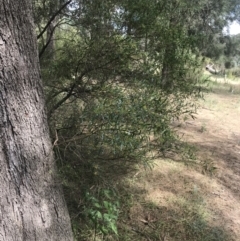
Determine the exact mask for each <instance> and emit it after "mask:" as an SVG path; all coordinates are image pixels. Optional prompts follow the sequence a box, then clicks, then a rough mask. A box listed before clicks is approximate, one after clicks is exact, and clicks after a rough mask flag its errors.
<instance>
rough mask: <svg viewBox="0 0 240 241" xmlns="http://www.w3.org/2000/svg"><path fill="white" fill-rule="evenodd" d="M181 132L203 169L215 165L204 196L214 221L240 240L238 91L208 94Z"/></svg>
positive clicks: (210, 169)
mask: <svg viewBox="0 0 240 241" xmlns="http://www.w3.org/2000/svg"><path fill="white" fill-rule="evenodd" d="M180 132H182V133H184V135H185V138H186V140H187V141H188V142H189V143H191V144H194V146H196V147H197V149H198V151H197V157H198V158H199V159H200V160H201V161H203V162H205V163H206V166H205V168H206V171H208V172H211V171H212V172H214V171H215V168H216V173H215V175H214V177H213V178H212V179H211V180H210V181H209V183H208V185H209V187H210V189H209V190H210V193H208V194H206V195H207V197H206V200H207V202H208V206H209V208H210V209H211V211H212V213H214V219H213V220H215V222H216V224H218V225H222V226H224V227H226V229H227V230H228V231H230V232H231V233H232V235H233V237H234V238H235V239H234V240H235V241H238V240H240V95H234V94H232V93H229V92H228V91H226V92H225V93H224V92H223V91H221V93H210V94H207V95H206V97H205V101H204V102H202V103H201V108H200V109H199V111H198V115H197V119H196V120H194V121H187V122H186V123H185V124H184V125H183V126H182V127H181V129H180Z"/></svg>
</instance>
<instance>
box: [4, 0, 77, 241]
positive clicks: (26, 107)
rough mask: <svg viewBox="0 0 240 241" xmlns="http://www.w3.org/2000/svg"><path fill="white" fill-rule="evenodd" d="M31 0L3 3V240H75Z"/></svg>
mask: <svg viewBox="0 0 240 241" xmlns="http://www.w3.org/2000/svg"><path fill="white" fill-rule="evenodd" d="M30 9H31V4H30V1H27V0H19V1H13V0H12V1H4V2H2V3H1V4H0V13H1V14H0V116H1V118H0V135H1V139H0V160H1V161H0V165H1V168H0V172H1V174H0V182H1V200H0V206H1V211H0V216H1V224H0V239H1V240H6V241H14V240H16V241H19V240H29V241H30V240H31V241H32V240H73V237H72V231H71V225H70V220H69V215H68V212H67V208H66V205H65V201H64V198H63V195H62V191H61V187H60V185H59V182H58V180H57V178H56V168H55V162H54V157H53V151H52V145H51V142H50V138H49V131H48V124H47V118H46V114H45V106H44V97H43V91H42V84H41V81H40V75H39V61H38V53H37V45H36V38H35V36H34V26H33V20H32V12H31V10H30Z"/></svg>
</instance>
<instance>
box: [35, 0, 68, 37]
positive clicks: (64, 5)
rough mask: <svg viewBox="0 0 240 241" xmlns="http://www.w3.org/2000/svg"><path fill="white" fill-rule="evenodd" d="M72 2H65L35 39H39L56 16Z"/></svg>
mask: <svg viewBox="0 0 240 241" xmlns="http://www.w3.org/2000/svg"><path fill="white" fill-rule="evenodd" d="M71 1H72V0H69V1H67V2H66V3H65V4H63V5H62V6H61V7H60V8H59V9H58V11H56V12H55V13H54V14H53V16H52V17H51V18H50V19H49V21H48V23H47V24H46V26H45V27H44V28H43V30H42V31H41V32H40V33H39V34H38V36H37V39H39V38H41V36H42V35H43V34H44V33H45V31H46V30H47V28H48V27H49V25H50V24H51V23H52V21H53V20H54V19H55V18H56V16H57V15H58V14H59V13H60V12H61V11H62V10H63V9H64V8H65V7H66V6H67V5H68V4H69V3H71Z"/></svg>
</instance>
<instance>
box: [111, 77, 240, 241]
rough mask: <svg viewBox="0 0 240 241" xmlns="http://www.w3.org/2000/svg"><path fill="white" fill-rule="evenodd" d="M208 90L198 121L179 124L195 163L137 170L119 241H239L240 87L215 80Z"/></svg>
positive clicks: (164, 161)
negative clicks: (191, 149)
mask: <svg viewBox="0 0 240 241" xmlns="http://www.w3.org/2000/svg"><path fill="white" fill-rule="evenodd" d="M208 89H210V90H211V91H210V92H209V93H207V94H205V100H202V101H200V109H199V111H198V114H197V115H196V120H187V121H185V122H178V123H175V126H176V128H177V131H178V132H179V133H180V134H181V135H182V136H183V140H184V141H186V142H188V143H189V145H191V146H193V147H194V148H195V152H194V153H195V156H196V157H195V160H193V161H192V162H190V163H186V162H184V161H183V160H181V158H180V159H179V158H171V159H168V158H161V159H157V160H155V165H154V168H153V169H152V170H149V171H147V172H146V171H142V170H138V171H136V173H135V174H134V175H133V179H131V181H130V180H129V183H128V185H127V186H126V187H125V189H126V190H125V191H126V192H131V193H132V195H131V198H130V199H129V200H130V201H129V206H127V207H125V208H124V209H123V210H122V213H121V219H120V221H119V234H120V236H119V238H118V240H139V241H140V240H149V241H150V240H151V241H153V240H156V241H157V240H160V241H178V240H182V241H183V240H184V241H185V240H186V241H221V240H222V241H227V240H232V241H233V240H234V241H238V240H240V185H239V183H240V121H239V120H240V119H239V116H240V82H235V81H225V80H224V79H223V78H222V79H221V78H217V79H216V78H214V79H212V81H209V83H208ZM113 240H114V239H113ZM115 240H116V239H115Z"/></svg>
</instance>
